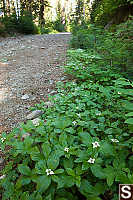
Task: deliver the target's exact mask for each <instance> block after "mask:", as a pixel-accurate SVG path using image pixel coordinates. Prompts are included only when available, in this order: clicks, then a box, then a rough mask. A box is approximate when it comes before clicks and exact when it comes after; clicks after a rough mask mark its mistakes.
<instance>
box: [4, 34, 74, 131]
mask: <svg viewBox="0 0 133 200" xmlns="http://www.w3.org/2000/svg"><path fill="white" fill-rule="evenodd" d="M70 37H71V34H69V33H61V34H51V35H30V36H18V37H16V38H13V37H12V38H6V39H5V38H4V39H0V133H2V132H3V131H6V132H9V131H11V129H12V128H13V127H15V126H17V124H19V123H20V122H22V121H24V120H25V119H26V116H27V115H28V114H29V112H30V111H29V107H31V106H34V105H35V104H36V103H40V100H43V101H46V100H47V98H48V94H54V93H56V90H55V85H56V82H57V81H60V80H61V81H65V79H66V77H65V75H64V73H63V70H61V68H59V66H61V65H64V63H65V62H66V50H67V48H68V44H69V40H70Z"/></svg>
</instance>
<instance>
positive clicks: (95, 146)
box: [92, 142, 100, 148]
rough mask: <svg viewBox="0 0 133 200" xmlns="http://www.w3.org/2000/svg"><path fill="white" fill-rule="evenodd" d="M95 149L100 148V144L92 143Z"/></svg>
mask: <svg viewBox="0 0 133 200" xmlns="http://www.w3.org/2000/svg"><path fill="white" fill-rule="evenodd" d="M92 145H93V148H97V147H100V144H99V143H98V142H92Z"/></svg>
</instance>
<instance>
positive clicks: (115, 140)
mask: <svg viewBox="0 0 133 200" xmlns="http://www.w3.org/2000/svg"><path fill="white" fill-rule="evenodd" d="M111 141H112V142H116V143H118V142H119V140H117V139H111Z"/></svg>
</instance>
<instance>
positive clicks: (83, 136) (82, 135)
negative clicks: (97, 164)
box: [79, 132, 92, 145]
mask: <svg viewBox="0 0 133 200" xmlns="http://www.w3.org/2000/svg"><path fill="white" fill-rule="evenodd" d="M79 136H80V138H81V141H82V142H83V143H84V144H86V145H88V144H91V143H92V137H91V136H90V134H89V133H88V132H81V133H79Z"/></svg>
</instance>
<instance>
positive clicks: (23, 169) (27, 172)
mask: <svg viewBox="0 0 133 200" xmlns="http://www.w3.org/2000/svg"><path fill="white" fill-rule="evenodd" d="M18 170H19V172H20V173H21V174H23V175H27V176H30V175H31V169H30V168H29V167H28V166H26V165H23V164H19V166H18Z"/></svg>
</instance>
